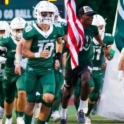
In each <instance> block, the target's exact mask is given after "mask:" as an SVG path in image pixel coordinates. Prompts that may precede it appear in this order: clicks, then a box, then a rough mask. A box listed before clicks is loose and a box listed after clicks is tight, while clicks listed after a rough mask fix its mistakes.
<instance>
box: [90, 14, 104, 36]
mask: <svg viewBox="0 0 124 124" xmlns="http://www.w3.org/2000/svg"><path fill="white" fill-rule="evenodd" d="M92 25H96V26H97V27H98V26H103V28H102V29H100V30H99V34H100V36H102V35H103V34H104V33H105V26H106V22H105V19H104V18H103V17H102V16H101V15H98V14H97V15H94V16H93V21H92Z"/></svg>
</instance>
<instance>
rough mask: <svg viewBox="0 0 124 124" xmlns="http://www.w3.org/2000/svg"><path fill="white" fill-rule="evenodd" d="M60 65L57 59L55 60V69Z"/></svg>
mask: <svg viewBox="0 0 124 124" xmlns="http://www.w3.org/2000/svg"><path fill="white" fill-rule="evenodd" d="M59 67H60V62H59V60H55V69H58V68H59Z"/></svg>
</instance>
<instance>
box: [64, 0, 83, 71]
mask: <svg viewBox="0 0 124 124" xmlns="http://www.w3.org/2000/svg"><path fill="white" fill-rule="evenodd" d="M64 1H65V8H66V16H67V22H68V34H67V47H68V49H69V52H70V55H71V66H72V69H74V68H75V67H76V66H78V53H79V52H80V51H81V50H82V49H83V45H84V29H83V26H82V24H81V22H80V20H79V19H78V17H77V16H76V0H64Z"/></svg>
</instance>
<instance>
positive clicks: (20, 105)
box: [16, 73, 26, 124]
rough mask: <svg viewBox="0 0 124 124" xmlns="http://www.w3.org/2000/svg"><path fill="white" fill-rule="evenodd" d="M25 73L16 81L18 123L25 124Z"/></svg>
mask: <svg viewBox="0 0 124 124" xmlns="http://www.w3.org/2000/svg"><path fill="white" fill-rule="evenodd" d="M24 78H25V74H24V73H23V74H22V75H21V76H20V77H19V78H18V79H17V81H16V87H17V93H18V97H17V111H18V117H17V124H24V120H23V115H24V111H25V106H26V91H25V83H24Z"/></svg>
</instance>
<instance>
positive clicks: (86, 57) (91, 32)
mask: <svg viewBox="0 0 124 124" xmlns="http://www.w3.org/2000/svg"><path fill="white" fill-rule="evenodd" d="M84 33H85V43H84V48H83V50H82V51H81V52H79V54H78V61H79V65H80V66H82V65H83V64H85V63H87V62H89V61H91V60H92V57H93V44H92V41H93V37H94V36H96V35H98V28H97V27H96V26H93V25H90V26H89V27H88V28H86V29H84ZM66 68H71V63H70V53H69V52H67V58H66Z"/></svg>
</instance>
